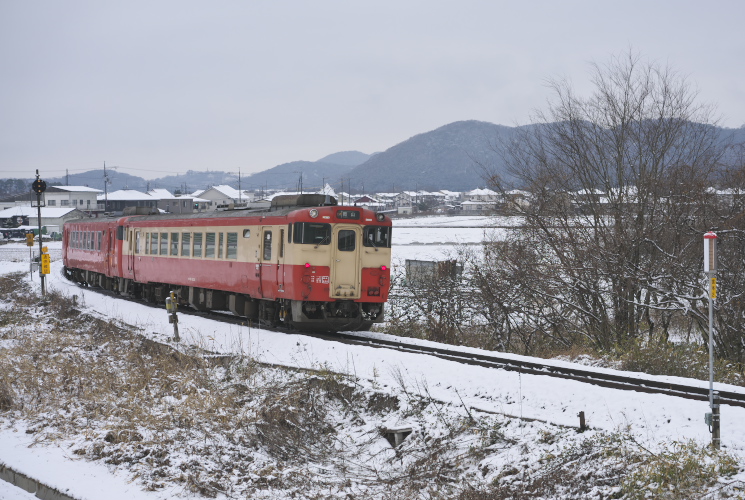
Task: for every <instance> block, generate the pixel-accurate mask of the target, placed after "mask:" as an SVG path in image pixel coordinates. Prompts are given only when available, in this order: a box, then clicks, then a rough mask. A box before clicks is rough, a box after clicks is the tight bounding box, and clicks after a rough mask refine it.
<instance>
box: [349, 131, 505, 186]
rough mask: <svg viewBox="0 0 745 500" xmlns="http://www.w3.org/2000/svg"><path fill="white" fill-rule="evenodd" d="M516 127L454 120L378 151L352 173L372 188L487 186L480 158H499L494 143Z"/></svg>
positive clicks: (353, 180)
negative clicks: (380, 151) (494, 150)
mask: <svg viewBox="0 0 745 500" xmlns="http://www.w3.org/2000/svg"><path fill="white" fill-rule="evenodd" d="M512 130H513V129H512V128H511V127H505V126H502V125H495V124H493V123H487V122H480V121H474V120H471V121H462V122H455V123H451V124H449V125H445V126H443V127H440V128H438V129H436V130H433V131H431V132H426V133H424V134H419V135H415V136H414V137H412V138H411V139H408V140H406V141H404V142H402V143H400V144H397V145H395V146H393V147H392V148H390V149H388V150H386V151H384V152H382V153H380V154H377V155H375V156H372V157H371V158H370V159H369V160H368V161H366V162H365V163H363V164H362V165H360V166H358V167H356V168H354V169H353V170H351V171H350V172H349V174H347V176H348V177H351V178H352V184H353V185H355V184H357V183H358V182H360V181H361V180H362V179H364V184H365V190H366V191H370V192H374V191H378V192H381V191H382V192H385V191H401V190H414V189H424V190H437V189H450V190H454V191H465V190H470V189H474V188H476V187H478V186H483V185H484V180H483V178H482V172H481V170H480V167H479V165H478V164H477V162H490V161H491V162H493V161H494V160H495V157H496V155H495V154H494V152H493V150H492V146H493V145H494V143H495V142H496V141H497V140H498V139H499V138H500V137H505V136H506V135H507V134H509V133H510V132H511V131H512Z"/></svg>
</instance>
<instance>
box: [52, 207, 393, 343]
mask: <svg viewBox="0 0 745 500" xmlns="http://www.w3.org/2000/svg"><path fill="white" fill-rule="evenodd" d="M391 226H392V224H391V220H390V219H389V218H388V217H386V216H385V215H383V214H380V213H375V212H372V211H370V210H367V209H364V208H361V207H355V206H339V205H337V202H336V199H335V198H333V197H329V196H324V195H298V196H280V197H277V198H275V199H274V200H273V201H272V206H271V207H270V208H269V209H268V210H265V211H246V210H226V211H215V212H202V213H194V214H188V215H174V214H162V215H126V214H125V215H124V216H122V217H118V218H101V219H77V220H73V221H68V222H66V223H65V225H64V232H63V261H64V273H65V275H66V277H67V278H68V279H70V280H73V281H76V282H78V283H81V284H83V285H87V286H97V287H101V288H105V289H107V290H111V291H114V292H116V293H118V294H121V295H126V296H133V297H137V298H142V299H145V300H147V301H151V302H160V303H164V301H165V298H166V297H167V296H168V295H169V293H170V292H171V291H174V292H176V294H177V296H178V300H179V303H181V304H183V305H189V306H191V307H193V308H194V309H196V310H200V311H201V310H229V311H231V312H232V313H233V314H236V315H239V316H245V317H246V318H248V319H249V320H252V321H258V322H261V323H265V324H273V325H276V324H284V325H288V326H292V327H294V328H297V329H301V330H322V331H339V330H357V329H367V328H369V327H370V326H371V325H372V323H374V322H380V321H382V319H383V313H384V304H385V302H386V300H387V299H388V292H389V289H390V263H391Z"/></svg>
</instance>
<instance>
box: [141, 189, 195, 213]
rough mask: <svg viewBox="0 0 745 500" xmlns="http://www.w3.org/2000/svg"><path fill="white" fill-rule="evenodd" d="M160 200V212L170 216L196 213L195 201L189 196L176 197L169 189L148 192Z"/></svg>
mask: <svg viewBox="0 0 745 500" xmlns="http://www.w3.org/2000/svg"><path fill="white" fill-rule="evenodd" d="M147 194H149V195H150V196H152V197H153V198H155V199H156V200H158V202H157V207H158V209H159V210H162V211H163V212H166V213H170V214H190V213H193V212H194V199H193V198H192V197H191V196H189V195H184V196H175V195H173V194H171V193H170V191H168V190H167V189H151V190H150V191H148V192H147Z"/></svg>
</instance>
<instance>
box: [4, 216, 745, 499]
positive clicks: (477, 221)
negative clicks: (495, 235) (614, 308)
mask: <svg viewBox="0 0 745 500" xmlns="http://www.w3.org/2000/svg"><path fill="white" fill-rule="evenodd" d="M416 224H419V226H418V227H417V226H416ZM448 224H450V225H451V227H450V228H448V227H443V226H447V225H448ZM487 225H491V221H490V220H488V219H486V218H483V217H481V218H476V217H474V218H463V217H458V218H445V217H437V218H435V217H433V218H427V219H423V220H417V219H407V220H402V221H396V222H394V233H393V234H394V248H393V256H394V263H396V264H398V265H401V264H403V259H407V258H408V259H440V258H443V257H444V256H446V255H447V254H448V252H452V251H453V249H454V248H455V246H456V245H459V244H470V245H475V244H478V243H480V242H481V241H482V239H483V237H484V231H485V230H487V229H486V226H487ZM452 226H459V227H452ZM462 226H469V227H462ZM59 245H60V243H50V244H49V247H50V250H52V252H53V256H54V255H59V254H58V253H57V251H58V250H59V248H60V247H59ZM17 246H18V247H19V248H20V249H23V248H25V247H23V246H22V245H21V244H18V245H17ZM11 248H12V246H11V245H6V248H5V249H6V250H10V249H11ZM0 256H2V253H1V252H0ZM61 269H62V263H61V261H60V260H59V258H57V259H56V260H54V261H53V262H52V274H51V275H50V276H49V279H48V286H49V288H50V289H54V290H58V291H60V292H62V293H63V294H67V295H70V296H72V295H77V296H78V297H79V302H80V304H82V308H83V309H84V310H85V312H86V313H88V314H91V315H95V316H98V317H101V318H107V319H110V320H116V321H121V322H124V323H127V324H130V325H134V326H135V327H137V328H139V329H140V330H141V332H142V334H143V335H145V336H147V337H149V338H152V339H153V340H156V341H159V342H168V341H169V338H170V336H171V334H172V326H171V325H170V324H169V323H168V318H167V315H166V312H165V310H157V309H153V308H151V307H148V306H145V305H142V304H138V303H133V302H127V301H123V300H118V299H116V298H113V297H108V296H104V295H101V294H98V293H95V292H92V291H90V290H86V289H83V288H80V287H78V286H76V285H74V284H72V283H69V282H67V281H66V280H65V279H63V278H62V275H61ZM27 270H28V264H27V263H24V262H12V261H8V260H6V261H2V262H0V273H3V274H5V273H9V272H15V271H27ZM25 279H28V273H27V274H26V278H25ZM33 283H34V286H37V287H38V275H36V274H35V275H34V280H33ZM179 326H180V331H181V336H182V342H183V343H185V344H189V343H191V344H195V345H198V346H204V347H207V348H209V349H210V350H212V351H214V352H218V353H238V354H248V355H251V356H253V357H254V358H256V359H258V360H260V361H262V362H266V363H273V364H277V365H284V366H290V367H300V368H317V367H319V366H328V367H330V368H331V369H333V370H336V371H339V372H342V373H347V374H354V375H356V376H357V377H360V378H362V379H368V380H374V381H375V383H376V385H377V386H380V387H396V386H398V385H399V384H400V381H401V379H402V378H403V380H404V381H405V382H406V383H407V384H410V385H411V386H412V387H426V388H427V389H428V391H429V394H431V396H432V397H433V398H436V399H438V400H440V401H443V402H447V403H450V404H451V405H452V406H453V407H455V408H457V407H462V406H463V405H465V406H466V407H469V408H472V409H480V410H484V411H487V412H495V413H498V414H503V415H510V416H515V417H520V418H526V419H535V420H537V421H539V423H535V425H538V426H539V429H540V425H543V424H541V423H540V422H546V424H545V425H561V426H574V427H576V426H577V425H578V417H577V415H578V413H579V412H581V411H583V412H584V414H585V416H586V419H587V423H588V425H589V426H590V427H591V428H594V429H600V430H606V431H615V430H618V429H628V430H629V432H630V433H631V434H632V435H633V436H634V437H635V438H636V439H637V440H638V442H639V443H641V444H642V445H643V446H645V447H647V448H649V449H650V450H655V449H656V448H657V447H658V445H659V443H660V442H672V441H676V440H688V439H692V440H695V441H696V442H698V443H701V444H705V443H708V442H709V441H710V434H709V430H708V427H707V426H706V425H705V423H704V414H705V413H706V412H707V411H709V409H708V404H707V403H706V402H702V401H690V400H686V399H681V398H674V397H669V396H659V395H650V394H644V393H637V392H629V391H620V390H614V389H607V388H600V387H596V386H593V385H590V384H584V383H580V382H575V381H568V380H562V379H555V378H550V377H543V376H536V375H524V374H523V375H521V374H518V373H514V372H508V371H504V370H499V369H489V368H483V367H477V366H468V365H461V364H458V363H454V362H450V361H446V360H442V359H438V358H434V357H431V356H427V355H422V354H410V353H400V352H396V351H393V350H385V349H376V348H371V347H362V346H348V345H343V344H340V343H334V342H327V341H322V340H317V339H313V338H308V337H304V336H302V335H295V334H284V333H276V332H270V331H266V330H262V329H256V328H249V327H245V326H243V327H240V326H230V325H225V324H223V323H218V322H215V321H212V320H210V319H205V318H197V317H192V316H187V315H181V317H180V323H179ZM381 335H382V334H381ZM585 368H587V367H585ZM603 371H605V372H608V371H611V370H607V369H604V370H603ZM655 378H656V379H662V380H664V379H666V378H665V377H655ZM670 380H674V381H676V382H679V381H680V379H675V378H670ZM696 384H697V385H705V384H704V383H703V382H696ZM719 387H721V386H719ZM727 389H728V390H733V391H739V392H742V393H745V388H740V387H727ZM721 414H722V417H721V418H722V427H721V428H722V431H721V433H722V444H723V447H724V448H725V449H727V450H728V451H729V452H730V453H732V454H734V455H735V456H737V457H738V459H739V461H740V463H745V408H736V407H728V406H724V407H722V410H721ZM19 429H20V426H14V427H10V428H7V427H6V428H4V429H3V430H2V431H0V443H2V444H1V445H0V462H4V463H6V464H9V465H11V466H12V467H14V468H16V469H17V470H20V471H23V472H26V473H28V474H30V475H35V476H37V477H38V476H41V477H40V479H43V480H46V481H48V482H50V483H52V484H54V485H56V486H58V487H59V488H60V489H61V490H63V491H64V490H66V489H69V491H70V492H74V493H75V494H76V495H78V496H79V497H80V498H91V499H94V498H107V499H112V500H116V499H118V498H122V499H124V498H126V499H128V500H139V499H156V498H157V499H160V498H170V493H168V492H163V491H161V492H144V491H141V490H140V487H139V486H138V485H137V484H136V482H130V478H127V477H123V476H121V475H112V474H110V472H109V470H108V469H107V468H106V467H105V466H103V465H100V464H95V463H90V462H86V461H83V460H79V459H73V458H72V457H71V456H70V454H69V453H68V451H67V450H65V449H63V448H57V447H48V446H46V447H39V446H33V438H32V437H28V436H27V435H25V434H24V433H23V432H19ZM526 432H528V431H527V430H526ZM530 432H536V430H535V428H533V430H532V431H530ZM515 453H517V452H515ZM514 458H515V460H517V457H514ZM502 459H503V460H509V456H505V457H503V458H502ZM736 479H739V480H745V474H744V473H742V472H741V473H740V474H739V476H738V477H737V478H736ZM1 487H2V485H1V483H0V488H1ZM102 488H103V489H102ZM104 491H105V493H103V492H104ZM115 492H116V494H114V493H115ZM23 495H25V494H20V493H19V494H18V496H13V495H12V494H10V493H8V492H7V491H4V490H2V489H0V498H3V499H14V500H15V499H18V500H21V499H24V500H27V499H28V498H30V497H28V496H23Z"/></svg>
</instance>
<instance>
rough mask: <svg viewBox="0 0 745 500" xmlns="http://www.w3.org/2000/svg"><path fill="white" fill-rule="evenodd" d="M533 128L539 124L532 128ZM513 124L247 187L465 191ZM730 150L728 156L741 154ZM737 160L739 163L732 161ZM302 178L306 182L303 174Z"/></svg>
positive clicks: (344, 158) (354, 157) (467, 126)
mask: <svg viewBox="0 0 745 500" xmlns="http://www.w3.org/2000/svg"><path fill="white" fill-rule="evenodd" d="M528 126H529V127H530V126H536V125H528ZM514 131H515V128H513V127H506V126H503V125H495V124H493V123H487V122H481V121H475V120H469V121H459V122H454V123H450V124H448V125H444V126H442V127H440V128H437V129H435V130H432V131H429V132H425V133H422V134H418V135H415V136H414V137H411V138H410V139H407V140H405V141H403V142H401V143H400V144H396V145H395V146H393V147H391V148H389V149H387V150H386V151H383V152H382V153H375V154H372V155H368V154H365V153H361V152H359V151H342V152H338V153H333V154H330V155H328V156H325V157H323V158H321V159H320V160H318V161H294V162H290V163H284V164H282V165H277V166H276V167H273V168H270V169H268V170H265V171H263V172H257V173H254V174H250V175H245V176H241V179H240V187H241V188H242V189H254V190H259V189H265V188H269V189H281V190H292V191H294V190H298V189H299V188H300V185H301V181H302V188H303V190H304V191H311V190H318V189H320V188H321V187H322V186H323V184H324V183H329V184H331V185H332V186H333V187H334V188H335V189H337V190H344V191H350V185H351V191H352V192H360V191H363V190H364V191H365V192H368V193H371V192H391V191H403V190H415V189H422V190H427V191H434V190H438V189H449V190H452V191H467V190H471V189H474V188H476V187H483V186H485V184H486V183H485V181H484V178H483V171H482V168H483V167H482V166H486V167H487V168H489V169H491V170H494V171H497V172H499V171H502V172H503V164H502V162H501V159H500V157H499V155H497V154H496V153H495V152H494V146H495V145H496V144H498V143H499V142H500V141H501V140H505V139H509V138H510V136H511V134H512V133H513V132H514ZM717 133H718V134H719V137H720V138H721V140H722V141H728V142H731V143H736V144H738V143H743V142H745V128H742V127H741V128H739V129H727V128H717ZM739 151H740V150H739V149H731V150H730V154H732V155H735V154H739ZM731 160H732V161H739V160H738V159H737V158H731ZM107 174H108V177H109V180H110V183H109V185H108V189H109V191H115V190H117V189H124V188H129V189H137V190H140V191H145V190H147V189H152V188H165V189H168V190H170V191H172V192H174V191H182V192H192V191H195V190H197V189H202V188H206V187H208V186H214V185H219V184H228V185H230V186H233V187H235V188H237V187H238V176H237V175H236V174H235V173H229V172H219V171H218V172H215V171H212V172H196V171H192V170H190V171H188V172H186V173H185V174H179V175H170V176H167V177H162V178H160V179H155V180H151V181H146V180H144V179H142V178H141V177H137V176H133V175H129V174H127V173H124V172H119V171H117V170H116V169H114V168H112V169H107ZM301 177H302V179H301ZM45 180H46V181H47V184H49V185H52V184H64V183H65V178H64V177H58V178H52V179H45ZM30 184H31V179H29V180H27V181H24V182H23V183H20V184H19V183H7V182H6V183H5V184H4V185H3V186H0V188H2V189H0V191H1V192H4V194H13V193H10V191H12V190H14V189H16V188H17V186H19V185H20V186H22V187H23V186H26V185H28V186H30ZM69 184H70V185H76V186H79V185H85V186H90V187H92V188H97V189H101V190H103V189H104V175H103V170H93V171H89V172H85V173H81V174H71V175H70V176H69Z"/></svg>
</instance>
